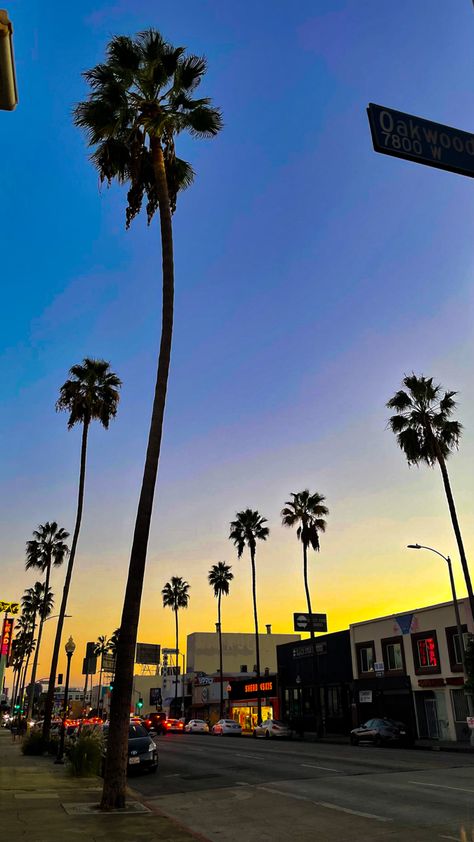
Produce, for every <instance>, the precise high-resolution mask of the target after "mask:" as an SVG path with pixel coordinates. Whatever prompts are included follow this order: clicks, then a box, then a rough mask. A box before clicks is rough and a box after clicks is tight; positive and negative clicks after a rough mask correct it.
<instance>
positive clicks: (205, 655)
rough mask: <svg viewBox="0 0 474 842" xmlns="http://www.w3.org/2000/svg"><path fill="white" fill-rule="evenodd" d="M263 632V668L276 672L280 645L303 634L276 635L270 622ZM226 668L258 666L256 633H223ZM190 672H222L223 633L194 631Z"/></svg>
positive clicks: (244, 670) (189, 646)
mask: <svg viewBox="0 0 474 842" xmlns="http://www.w3.org/2000/svg"><path fill="white" fill-rule="evenodd" d="M266 629H267V631H266V633H265V634H260V635H259V644H260V670H261V673H262V675H263V673H264V672H265V670H266V669H267V670H268V671H269V672H271V673H275V672H276V669H277V657H276V647H277V646H280V645H281V644H283V643H291V642H294V641H297V640H299V639H300V635H299V634H273V633H272V630H271V626H270V625H267V627H266ZM222 650H223V667H224V670H225V671H226V672H229V673H234V674H238V673H240V672H242V673H247V672H248V673H253V672H255V669H256V657H255V635H254V634H252V633H244V632H235V633H234V632H223V633H222ZM186 663H187V672H188V674H189V673H200V672H203V673H206V674H208V675H212V674H213V673H217V672H218V671H219V635H218V634H217V632H194V633H193V634H189V635H188V638H187V660H186Z"/></svg>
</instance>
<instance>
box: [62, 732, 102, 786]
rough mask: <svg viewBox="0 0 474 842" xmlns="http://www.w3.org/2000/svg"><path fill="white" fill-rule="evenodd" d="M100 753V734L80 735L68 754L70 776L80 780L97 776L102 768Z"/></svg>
mask: <svg viewBox="0 0 474 842" xmlns="http://www.w3.org/2000/svg"><path fill="white" fill-rule="evenodd" d="M102 753H103V740H102V735H101V734H97V733H86V734H80V736H79V737H78V738H77V740H76V742H75V743H74V745H73V746H71V750H70V752H69V760H70V763H71V771H72V774H73V775H76V776H77V777H81V778H82V777H87V776H88V775H98V774H99V773H100V769H101V766H102Z"/></svg>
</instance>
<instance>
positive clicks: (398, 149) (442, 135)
mask: <svg viewBox="0 0 474 842" xmlns="http://www.w3.org/2000/svg"><path fill="white" fill-rule="evenodd" d="M367 114H368V116H369V125H370V131H371V134H372V142H373V144H374V149H375V151H376V152H382V153H383V154H384V155H394V156H395V157H396V158H405V159H406V160H407V161H416V162H417V163H418V164H426V165H427V166H429V167H437V168H438V169H440V170H449V172H456V173H459V174H460V175H468V176H471V178H472V177H474V135H473V134H470V132H463V131H461V129H453V128H452V127H451V126H443V125H442V124H441V123H432V122H431V120H425V119H424V118H423V117H414V116H413V115H412V114H405V113H404V112H403V111H394V110H393V108H386V107H385V106H383V105H375V104H374V103H373V102H371V103H370V104H369V107H368V108H367Z"/></svg>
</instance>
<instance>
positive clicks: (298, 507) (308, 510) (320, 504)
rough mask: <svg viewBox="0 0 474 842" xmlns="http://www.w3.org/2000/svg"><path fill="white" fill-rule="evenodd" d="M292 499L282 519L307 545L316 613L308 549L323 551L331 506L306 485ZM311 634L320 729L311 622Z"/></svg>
mask: <svg viewBox="0 0 474 842" xmlns="http://www.w3.org/2000/svg"><path fill="white" fill-rule="evenodd" d="M291 497H292V498H293V499H292V500H287V501H286V503H285V505H284V507H283V509H282V510H281V519H282V523H283V526H288V527H290V528H291V527H294V526H296V537H297V538H298V541H301V544H302V547H303V580H304V590H305V594H306V605H307V608H308V614H309V615H310V617H311V615H312V613H313V611H312V607H311V594H310V590H309V583H308V549H309V547H312V549H313V550H314V551H315V552H319V550H320V544H319V533H320V532H325V531H326V521H325V520H324V518H325V517H326V516H327V515H328V514H329V509H328V508H327V506H325V505H324V501H325V499H326V498H325V497H324V496H323V495H322V494H319V493H318V492H317V491H316V492H315V493H314V494H311V493H310V492H309V490H308V489H307V488H306V489H305V490H304V491H298V492H297V493H296V494H295V493H293V492H292V493H291ZM310 635H311V649H312V653H313V664H312V666H313V710H314V716H315V720H316V722H317V730H318V731H319V730H320V727H321V722H320V721H319V722H318V719H319V718H320V710H319V705H318V700H317V690H316V675H317V663H316V645H315V638H314V629H313V625H312V624H310Z"/></svg>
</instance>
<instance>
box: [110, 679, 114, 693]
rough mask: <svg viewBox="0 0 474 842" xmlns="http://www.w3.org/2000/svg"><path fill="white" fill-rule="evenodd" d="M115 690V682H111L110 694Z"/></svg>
mask: <svg viewBox="0 0 474 842" xmlns="http://www.w3.org/2000/svg"><path fill="white" fill-rule="evenodd" d="M113 689H114V682H113V681H111V682H110V684H109V690H110V692H112V690H113Z"/></svg>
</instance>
